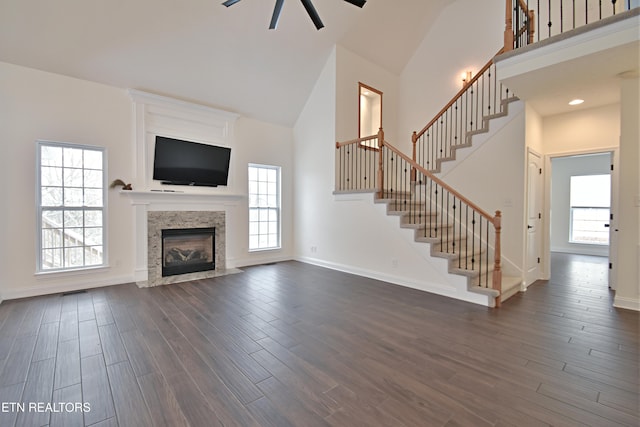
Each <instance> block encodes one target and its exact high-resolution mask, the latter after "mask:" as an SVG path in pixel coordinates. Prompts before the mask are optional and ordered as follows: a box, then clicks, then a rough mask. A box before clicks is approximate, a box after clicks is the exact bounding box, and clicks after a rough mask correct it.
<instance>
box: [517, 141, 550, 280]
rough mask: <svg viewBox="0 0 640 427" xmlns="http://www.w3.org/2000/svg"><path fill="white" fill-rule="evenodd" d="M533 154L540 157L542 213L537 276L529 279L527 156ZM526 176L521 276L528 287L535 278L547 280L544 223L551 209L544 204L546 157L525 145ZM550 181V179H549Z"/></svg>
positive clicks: (547, 220)
mask: <svg viewBox="0 0 640 427" xmlns="http://www.w3.org/2000/svg"><path fill="white" fill-rule="evenodd" d="M532 154H533V155H534V156H536V157H538V158H539V159H540V167H541V168H542V173H541V175H542V179H541V185H540V188H539V189H538V191H540V192H541V193H542V194H540V195H539V197H540V200H539V203H540V213H541V214H542V216H541V218H540V222H539V226H540V230H539V234H538V236H539V239H540V242H538V243H539V245H540V247H539V252H540V265H539V266H538V268H537V269H538V277H537V278H535V279H533V280H531V278H530V277H529V276H528V265H529V264H528V260H529V202H530V197H529V196H530V195H529V182H530V181H529V180H530V176H529V156H530V155H532ZM525 164H526V174H525V175H526V176H525V188H526V190H525V191H526V193H525V209H524V226H525V229H524V262H523V264H522V265H523V276H524V281H523V283H524V287H528V286H530V285H531V284H533V283H534V282H535V281H536V280H547V279H548V275H547V274H546V271H547V270H549V269H548V268H547V265H548V264H549V261H548V257H546V256H545V247H546V243H547V240H548V238H547V234H546V227H545V226H546V224H548V222H549V212H550V211H551V209H550V208H549V209H547V204H546V195H547V193H548V192H549V191H548V189H547V186H546V177H547V175H548V174H547V170H548V168H547V164H546V158H545V156H544V155H543V154H542V153H540V152H538V151H536V150H534V149H532V148H531V147H527V153H526V161H525ZM549 182H551V181H549Z"/></svg>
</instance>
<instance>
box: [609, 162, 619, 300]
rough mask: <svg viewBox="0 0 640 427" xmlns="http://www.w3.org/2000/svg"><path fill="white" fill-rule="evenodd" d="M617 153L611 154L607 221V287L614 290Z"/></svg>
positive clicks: (615, 274)
mask: <svg viewBox="0 0 640 427" xmlns="http://www.w3.org/2000/svg"><path fill="white" fill-rule="evenodd" d="M618 163H619V162H618V153H617V152H615V151H614V152H612V153H611V166H612V168H611V169H612V171H611V206H610V208H609V209H610V213H611V217H610V218H611V219H610V220H609V287H610V288H611V289H616V277H617V270H616V269H617V261H618V182H619V180H618Z"/></svg>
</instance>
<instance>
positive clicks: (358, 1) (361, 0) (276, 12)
mask: <svg viewBox="0 0 640 427" xmlns="http://www.w3.org/2000/svg"><path fill="white" fill-rule="evenodd" d="M239 1H240V0H227V1H225V2H224V3H222V4H223V5H224V6H227V7H229V6H233V5H234V4H236V3H238V2H239ZM300 1H301V2H302V5H303V6H304V8H305V9H306V10H307V13H308V14H309V17H310V18H311V20H312V21H313V24H314V25H315V26H316V28H317V29H318V30H319V29H320V28H323V27H324V24H323V23H322V20H321V19H320V15H318V12H317V11H316V8H315V7H313V3H311V0H300ZM344 1H346V2H347V3H351V4H352V5H354V6H358V7H360V8H361V7H362V6H364V4H365V3H366V2H367V0H344ZM283 4H284V0H276V6H275V8H274V9H273V15H272V16H271V23H270V24H269V29H270V30H275V29H276V27H277V26H278V20H279V19H280V12H281V11H282V5H283Z"/></svg>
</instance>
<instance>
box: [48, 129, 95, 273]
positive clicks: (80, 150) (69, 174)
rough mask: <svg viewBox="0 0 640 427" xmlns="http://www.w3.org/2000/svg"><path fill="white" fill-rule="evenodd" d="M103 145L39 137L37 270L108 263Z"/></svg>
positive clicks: (63, 268) (68, 268)
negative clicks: (76, 143) (106, 258)
mask: <svg viewBox="0 0 640 427" xmlns="http://www.w3.org/2000/svg"><path fill="white" fill-rule="evenodd" d="M104 169H105V158H104V149H102V148H98V147H89V146H82V145H72V144H63V143H57V142H43V141H39V142H38V145H37V171H38V174H37V175H38V176H37V186H38V188H37V204H38V220H37V228H38V236H39V237H38V243H39V244H38V248H39V251H38V252H39V254H38V271H40V272H45V271H57V270H70V269H79V268H85V267H95V266H102V265H104V264H105V255H104V236H105V226H104V217H105V203H104V202H105V185H104Z"/></svg>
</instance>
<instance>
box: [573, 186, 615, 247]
mask: <svg viewBox="0 0 640 427" xmlns="http://www.w3.org/2000/svg"><path fill="white" fill-rule="evenodd" d="M570 186H571V189H570V191H571V194H570V204H571V212H570V216H571V219H570V221H571V227H570V231H569V233H570V235H569V242H571V243H586V244H594V245H608V244H609V228H607V226H608V224H609V216H610V213H609V209H610V204H611V175H584V176H572V177H571V181H570Z"/></svg>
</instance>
